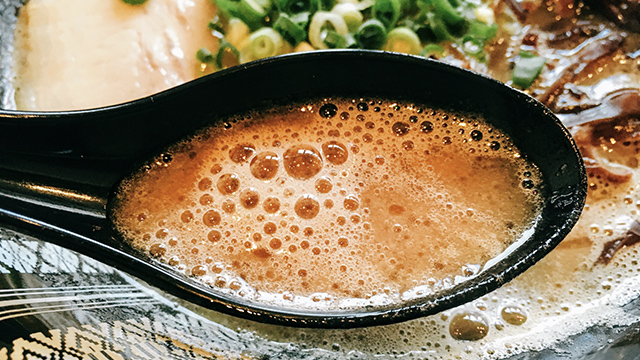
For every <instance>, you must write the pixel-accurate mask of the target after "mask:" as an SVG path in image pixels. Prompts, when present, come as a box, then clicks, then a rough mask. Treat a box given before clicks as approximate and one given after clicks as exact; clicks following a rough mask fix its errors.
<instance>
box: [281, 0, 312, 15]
mask: <svg viewBox="0 0 640 360" xmlns="http://www.w3.org/2000/svg"><path fill="white" fill-rule="evenodd" d="M311 3H312V0H277V2H276V6H277V7H278V10H280V11H281V12H283V13H285V14H298V13H301V12H306V11H311Z"/></svg>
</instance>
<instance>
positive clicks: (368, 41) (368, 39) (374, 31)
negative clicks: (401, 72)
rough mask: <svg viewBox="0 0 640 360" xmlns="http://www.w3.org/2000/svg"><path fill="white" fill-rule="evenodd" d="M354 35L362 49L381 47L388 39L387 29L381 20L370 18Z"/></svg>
mask: <svg viewBox="0 0 640 360" xmlns="http://www.w3.org/2000/svg"><path fill="white" fill-rule="evenodd" d="M354 37H355V39H356V42H357V43H358V46H359V47H360V48H362V49H380V48H382V46H383V45H384V43H385V41H386V40H387V29H386V28H385V27H384V24H383V23H382V22H380V21H379V20H376V19H370V20H367V21H365V22H364V23H363V24H362V25H360V27H359V28H358V31H357V32H356V34H355V36H354Z"/></svg>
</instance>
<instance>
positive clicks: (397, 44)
mask: <svg viewBox="0 0 640 360" xmlns="http://www.w3.org/2000/svg"><path fill="white" fill-rule="evenodd" d="M384 50H386V51H393V52H400V53H405V54H414V55H416V54H418V53H420V50H422V46H421V45H420V38H419V37H418V35H416V33H415V32H414V31H413V30H411V29H409V28H408V27H399V28H395V29H393V30H391V31H389V33H388V34H387V42H386V44H385V45H384Z"/></svg>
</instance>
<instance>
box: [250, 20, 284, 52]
mask: <svg viewBox="0 0 640 360" xmlns="http://www.w3.org/2000/svg"><path fill="white" fill-rule="evenodd" d="M249 49H250V50H251V55H252V56H253V58H254V59H262V58H266V57H269V56H274V55H277V54H278V53H279V52H280V50H281V49H282V36H280V34H279V33H278V32H277V31H275V30H273V29H272V28H268V27H264V28H262V29H260V30H258V31H256V32H254V33H253V34H251V37H250V38H249Z"/></svg>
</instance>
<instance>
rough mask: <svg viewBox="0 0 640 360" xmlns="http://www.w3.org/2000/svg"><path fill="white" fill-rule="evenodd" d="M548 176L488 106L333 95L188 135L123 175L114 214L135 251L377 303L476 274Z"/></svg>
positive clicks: (245, 287) (304, 298) (287, 295)
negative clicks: (486, 117)
mask: <svg viewBox="0 0 640 360" xmlns="http://www.w3.org/2000/svg"><path fill="white" fill-rule="evenodd" d="M539 186H540V180H539V174H538V171H537V169H536V167H535V166H533V165H532V164H530V163H529V162H527V161H526V160H525V159H524V158H523V157H522V156H521V155H520V153H519V152H518V150H517V149H516V148H515V147H514V146H513V144H512V143H511V142H510V140H509V138H508V137H507V136H505V135H504V134H502V133H501V132H500V131H499V130H498V129H495V128H493V127H491V126H490V125H489V124H487V123H486V122H484V121H483V120H482V119H480V118H478V117H477V116H462V115H461V114H452V113H446V112H443V111H440V110H438V111H436V110H432V109H428V108H426V107H420V106H416V105H414V104H401V103H396V102H390V101H370V102H364V101H362V100H359V101H356V100H346V99H335V100H331V101H326V100H325V101H315V102H312V103H305V104H299V105H297V106H289V107H276V108H274V109H270V110H267V111H260V112H252V113H250V114H248V115H244V116H239V117H235V118H231V119H228V120H227V121H225V122H224V123H223V125H220V126H215V127H213V128H210V129H207V130H205V131H204V132H202V133H200V134H199V135H198V136H196V137H195V138H193V139H191V140H188V141H185V142H182V143H180V144H178V145H175V146H174V147H172V148H171V149H170V150H169V151H168V152H166V153H165V154H163V155H161V156H160V157H159V158H158V159H156V161H154V162H153V163H151V164H149V165H148V166H147V167H145V168H144V169H143V170H142V171H140V172H139V173H137V174H135V176H133V177H132V178H131V179H129V180H127V181H126V182H125V183H124V185H123V186H122V187H121V189H120V190H119V192H118V194H117V201H116V203H117V205H116V207H115V211H114V213H113V214H114V222H115V224H116V225H117V228H118V229H119V231H120V232H121V233H123V234H124V236H125V237H126V238H127V239H128V240H129V241H130V242H131V244H132V245H133V246H134V247H135V248H139V249H142V250H144V251H145V252H147V253H149V254H150V255H151V256H153V257H156V258H158V259H160V260H161V261H163V262H165V263H168V264H169V265H171V266H173V267H175V269H177V270H179V271H181V272H184V273H185V274H188V275H192V276H195V277H197V278H198V279H199V280H201V281H202V282H204V283H206V284H209V285H211V286H215V287H219V288H223V289H226V290H227V291H235V292H237V293H239V294H241V295H244V296H252V294H253V295H256V294H260V296H261V298H262V299H270V300H272V301H275V302H280V301H294V302H296V303H300V304H312V305H313V306H319V305H318V304H319V303H323V304H330V303H336V302H335V301H327V300H337V301H338V302H337V303H340V304H342V305H348V304H351V305H355V304H356V303H357V301H364V299H366V300H367V301H368V302H367V303H374V304H380V303H391V302H393V301H397V300H398V297H399V296H403V297H407V296H416V295H421V294H424V293H428V292H431V291H434V290H437V289H440V288H443V287H446V286H447V285H450V284H451V283H452V282H453V281H454V279H455V277H457V276H458V277H464V276H471V275H474V274H475V273H477V272H478V271H479V270H480V268H481V267H482V266H483V264H485V263H486V262H487V261H488V260H490V259H492V258H495V257H496V256H497V255H499V254H500V253H502V252H503V251H504V250H505V248H506V247H507V246H509V245H510V244H512V243H513V242H514V241H515V240H517V239H518V238H520V237H521V236H522V234H523V232H524V231H525V230H527V229H529V228H530V227H531V226H532V223H533V222H534V220H535V218H536V216H537V214H538V212H539V208H540V203H541V196H540V194H539V191H538V189H539ZM357 299H360V300H357ZM354 301H356V303H354Z"/></svg>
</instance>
